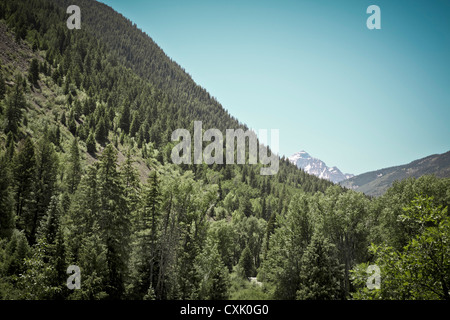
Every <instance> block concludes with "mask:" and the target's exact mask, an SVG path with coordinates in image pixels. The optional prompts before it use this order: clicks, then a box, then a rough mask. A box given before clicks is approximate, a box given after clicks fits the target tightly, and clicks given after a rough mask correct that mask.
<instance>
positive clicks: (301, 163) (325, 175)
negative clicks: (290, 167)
mask: <svg viewBox="0 0 450 320" xmlns="http://www.w3.org/2000/svg"><path fill="white" fill-rule="evenodd" d="M288 159H289V161H290V162H291V163H293V164H295V165H296V166H297V167H298V168H300V169H302V170H304V171H305V172H307V173H309V174H312V175H315V176H317V177H319V178H322V179H326V180H329V181H331V182H334V183H338V182H340V181H343V180H346V179H349V178H351V177H353V176H354V175H353V174H349V173H345V174H344V173H342V171H341V170H339V169H338V168H337V167H328V166H327V165H326V164H325V162H323V161H322V160H320V159H317V158H313V157H311V156H310V155H309V154H308V153H307V152H306V151H304V150H302V151H300V152H296V153H294V154H293V155H292V156H290V157H289V158H288Z"/></svg>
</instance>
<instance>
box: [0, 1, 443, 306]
mask: <svg viewBox="0 0 450 320" xmlns="http://www.w3.org/2000/svg"><path fill="white" fill-rule="evenodd" d="M70 4H71V3H69V2H68V1H56V0H28V1H25V0H19V1H17V0H2V1H1V2H0V36H1V40H2V44H1V47H0V50H1V55H0V299H5V300H7V299H13V300H16V299H17V300H21V299H30V300H32V299H38V300H39V299H68V300H69V299H70V300H71V299H92V300H97V299H133V300H134V299H135V300H142V299H148V300H151V299H157V300H161V299H206V300H219V299H289V300H293V299H302V300H303V299H314V300H323V299H325V300H327V299H339V300H340V299H400V300H404V299H450V296H449V291H450V218H449V214H448V211H447V208H448V206H449V203H450V179H439V178H436V177H433V176H423V177H421V178H418V179H415V178H411V179H406V180H403V181H401V182H395V183H394V185H393V186H392V187H391V188H390V189H389V190H388V191H387V192H386V193H385V194H384V195H383V196H381V197H379V198H371V197H367V196H365V195H364V194H362V193H357V192H354V191H352V190H347V189H345V188H342V187H341V186H338V185H334V184H332V183H331V182H329V181H326V180H322V179H319V178H317V177H315V176H311V175H308V174H306V173H305V172H303V171H302V170H299V169H297V168H296V167H295V166H294V165H292V164H290V163H289V161H288V160H287V159H285V158H281V159H280V169H279V172H278V173H277V174H276V175H273V176H261V175H259V169H260V167H261V165H260V164H258V165H249V164H246V165H225V164H224V165H217V164H213V165H206V164H202V165H174V164H172V162H171V159H170V154H171V150H172V148H173V146H174V145H175V144H176V143H174V142H171V141H170V136H171V133H172V132H173V131H174V130H175V129H177V128H187V129H190V130H191V131H192V128H193V122H194V121H195V120H199V121H202V122H203V124H204V127H205V128H218V129H219V130H221V131H225V129H227V128H235V129H237V128H242V129H244V130H246V129H247V128H246V126H245V125H243V124H242V123H240V122H238V121H237V120H236V119H235V118H233V117H232V116H230V115H229V114H228V113H227V111H226V110H225V109H224V108H223V107H222V106H221V105H220V103H219V102H218V101H217V100H216V99H214V98H213V97H211V96H210V95H209V94H208V93H207V91H206V90H205V89H203V88H201V87H199V86H197V85H196V84H195V82H194V81H193V80H192V79H191V77H190V76H189V75H188V74H187V73H186V72H185V71H184V70H183V69H182V68H181V67H179V66H178V65H177V64H176V63H175V62H173V61H172V60H170V59H169V58H168V57H167V56H165V55H164V53H163V51H162V50H161V49H160V48H159V47H158V46H157V45H156V44H155V43H154V42H153V41H152V40H151V39H150V38H149V37H148V36H147V35H145V34H144V33H142V32H141V31H140V30H139V29H137V28H136V26H135V25H133V24H132V23H131V22H130V21H129V20H126V19H125V18H123V17H122V16H121V15H119V14H117V13H115V12H114V11H112V10H111V9H110V8H108V7H107V6H105V5H103V4H101V3H97V2H94V1H88V0H83V1H79V4H78V5H79V6H80V7H81V9H82V15H83V18H82V19H83V20H82V29H81V30H68V29H67V27H66V23H65V22H66V19H67V14H66V13H65V9H66V8H67V6H69V5H70ZM224 154H225V153H224ZM70 265H76V266H78V267H79V268H80V270H81V288H80V289H74V290H70V289H69V288H68V287H67V285H66V280H67V278H68V277H69V275H68V274H67V268H68V266H70ZM369 265H377V266H379V268H380V275H381V288H380V289H374V290H370V289H369V288H367V285H366V281H367V278H368V277H369V274H368V273H367V272H366V270H367V267H368V266H369ZM248 277H257V279H258V281H260V282H261V283H262V285H261V286H259V285H254V284H251V283H250V282H249V281H248Z"/></svg>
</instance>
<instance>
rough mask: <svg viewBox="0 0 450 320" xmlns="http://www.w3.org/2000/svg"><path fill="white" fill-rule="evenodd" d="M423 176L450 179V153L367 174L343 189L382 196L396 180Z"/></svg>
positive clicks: (342, 183)
mask: <svg viewBox="0 0 450 320" xmlns="http://www.w3.org/2000/svg"><path fill="white" fill-rule="evenodd" d="M423 175H435V176H436V177H438V178H447V177H450V151H448V152H446V153H443V154H434V155H431V156H428V157H425V158H422V159H419V160H415V161H412V162H410V163H408V164H405V165H400V166H395V167H389V168H384V169H380V170H376V171H371V172H366V173H363V174H360V175H357V176H354V177H353V178H350V179H348V180H345V181H341V182H340V185H342V186H343V187H346V188H349V189H354V190H356V191H361V192H364V193H365V194H367V195H371V196H380V195H382V194H383V193H385V192H386V190H387V189H388V188H389V187H390V186H391V185H392V183H393V182H394V181H396V180H403V179H406V178H409V177H415V178H418V177H420V176H423Z"/></svg>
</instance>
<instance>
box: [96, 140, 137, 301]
mask: <svg viewBox="0 0 450 320" xmlns="http://www.w3.org/2000/svg"><path fill="white" fill-rule="evenodd" d="M98 190H99V199H100V208H99V216H98V217H99V227H100V232H101V237H102V240H103V241H104V243H105V246H106V260H107V265H108V285H107V293H108V294H109V296H110V297H111V298H116V299H117V298H121V297H122V296H123V294H124V291H125V284H124V280H125V275H126V271H127V261H128V254H129V239H130V212H129V208H128V204H127V201H126V198H125V196H124V186H123V183H122V179H121V177H120V174H119V172H118V171H117V151H116V150H115V149H114V147H113V145H112V144H108V145H107V146H106V148H105V149H104V151H103V153H102V155H101V157H100V162H99V170H98Z"/></svg>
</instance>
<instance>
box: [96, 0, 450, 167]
mask: <svg viewBox="0 0 450 320" xmlns="http://www.w3.org/2000/svg"><path fill="white" fill-rule="evenodd" d="M101 2H103V3H106V4H107V5H109V6H111V7H112V8H113V9H115V10H116V11H118V12H119V13H121V14H123V15H124V16H125V17H126V18H128V19H130V20H131V21H133V22H134V23H136V25H137V26H138V28H140V29H141V30H142V31H144V32H145V33H147V34H148V35H149V36H150V37H151V38H152V39H153V40H154V41H155V42H156V43H157V44H158V45H159V46H160V47H161V48H162V49H163V50H164V52H165V53H166V54H167V55H168V56H169V57H170V58H172V59H173V60H174V61H176V62H177V63H178V64H179V65H180V66H182V67H183V68H184V69H185V70H186V72H188V73H189V74H190V75H191V76H192V78H193V79H194V81H195V82H196V83H197V84H199V85H200V86H202V87H204V88H205V89H206V90H207V91H208V92H209V93H210V94H211V95H212V96H214V97H216V98H217V100H218V101H219V102H220V103H221V104H222V106H223V107H224V108H225V109H226V110H228V111H229V113H230V114H231V115H233V116H235V117H236V118H237V119H238V120H239V121H240V122H242V123H245V124H246V125H247V126H248V127H250V128H253V129H256V130H258V129H268V130H270V129H279V151H280V155H281V156H282V155H285V156H287V157H288V156H290V155H292V154H293V153H295V152H298V151H300V150H305V151H307V152H308V153H309V154H310V155H311V156H313V157H316V158H319V159H321V160H323V161H324V162H325V163H326V164H327V165H328V166H330V167H331V166H337V167H338V168H339V169H341V171H342V172H345V173H353V174H361V173H364V172H367V171H373V170H377V169H381V168H386V167H390V166H395V165H401V164H406V163H409V162H411V161H413V160H416V159H419V158H422V157H425V156H428V155H431V154H437V153H444V152H446V151H449V150H450V125H449V120H450V59H449V57H450V32H449V31H450V19H449V17H450V1H446V0H433V1H425V0H420V1H412V0H396V1H386V0H371V1H366V0H348V1H336V0H315V1H313V0H303V1H301V0H293V1H287V0H272V1H265V0H259V1H249V0H237V1H236V0H227V1H211V0H202V1H190V0H164V1H149V0H146V1H144V0H140V1H135V0H129V1H121V0H102V1H101ZM372 4H374V5H377V6H379V8H380V10H381V29H379V30H369V29H368V28H367V25H366V21H367V19H368V18H369V17H370V15H371V14H368V13H366V10H367V8H368V7H369V6H370V5H372Z"/></svg>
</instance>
